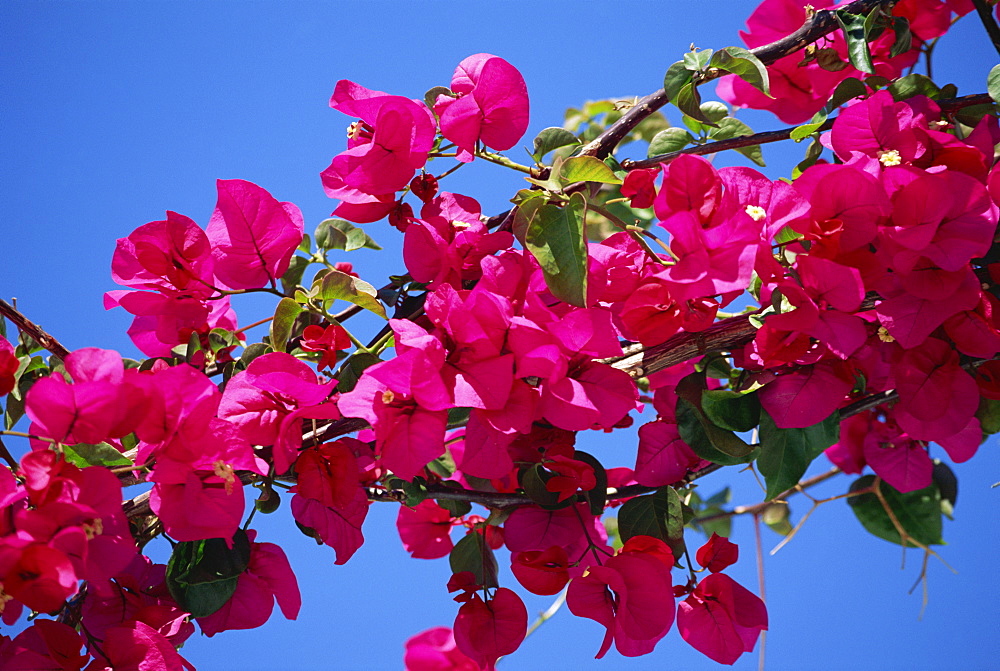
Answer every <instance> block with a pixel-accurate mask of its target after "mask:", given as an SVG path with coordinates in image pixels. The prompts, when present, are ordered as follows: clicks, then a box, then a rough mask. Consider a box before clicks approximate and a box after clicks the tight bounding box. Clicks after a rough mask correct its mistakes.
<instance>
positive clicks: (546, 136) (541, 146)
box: [531, 126, 580, 162]
mask: <svg viewBox="0 0 1000 671" xmlns="http://www.w3.org/2000/svg"><path fill="white" fill-rule="evenodd" d="M574 144H580V138H578V137H577V136H576V135H573V133H570V132H569V131H568V130H566V129H565V128H559V127H558V126H552V127H550V128H543V129H542V131H541V132H540V133H539V134H538V135H536V136H535V139H534V141H533V142H532V147H533V148H534V151H533V152H531V158H533V159H535V161H536V162H538V161H541V160H542V157H543V156H545V155H546V154H548V153H549V152H550V151H552V150H554V149H559V147H568V146H570V145H574Z"/></svg>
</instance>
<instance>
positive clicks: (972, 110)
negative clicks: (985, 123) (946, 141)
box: [955, 103, 997, 128]
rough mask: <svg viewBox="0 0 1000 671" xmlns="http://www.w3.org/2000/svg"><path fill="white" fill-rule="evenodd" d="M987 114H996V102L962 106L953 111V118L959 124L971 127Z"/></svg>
mask: <svg viewBox="0 0 1000 671" xmlns="http://www.w3.org/2000/svg"><path fill="white" fill-rule="evenodd" d="M987 114H989V115H991V116H996V115H997V105H996V103H987V104H985V105H969V106H968V107H963V108H962V109H960V110H958V111H957V112H955V120H956V121H958V122H959V123H961V124H964V125H966V126H968V127H969V128H973V127H975V126H976V124H978V123H979V122H980V121H982V120H983V117H984V116H986V115H987Z"/></svg>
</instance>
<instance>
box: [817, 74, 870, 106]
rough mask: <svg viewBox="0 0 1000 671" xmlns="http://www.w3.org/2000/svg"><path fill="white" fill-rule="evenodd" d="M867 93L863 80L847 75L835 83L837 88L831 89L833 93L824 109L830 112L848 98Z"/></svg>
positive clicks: (851, 98)
mask: <svg viewBox="0 0 1000 671" xmlns="http://www.w3.org/2000/svg"><path fill="white" fill-rule="evenodd" d="M867 94H868V87H866V86H865V84H864V82H862V81H861V80H860V79H858V78H857V77H848V78H847V79H845V80H844V81H842V82H840V83H839V84H837V88H835V89H834V90H833V95H831V96H830V100H829V102H827V104H826V110H827V111H828V112H832V111H833V110H835V109H837V108H838V107H840V106H841V105H843V104H845V103H846V102H848V101H849V100H853V99H854V98H859V97H861V96H864V95H867Z"/></svg>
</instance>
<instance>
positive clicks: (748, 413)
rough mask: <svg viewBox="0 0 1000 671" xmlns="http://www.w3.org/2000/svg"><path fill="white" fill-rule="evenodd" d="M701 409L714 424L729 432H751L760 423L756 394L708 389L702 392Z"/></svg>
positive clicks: (758, 401) (758, 403)
mask: <svg viewBox="0 0 1000 671" xmlns="http://www.w3.org/2000/svg"><path fill="white" fill-rule="evenodd" d="M701 409H702V412H704V413H705V416H706V417H708V419H709V420H711V422H712V423H713V424H715V425H716V426H718V427H721V428H723V429H728V430H729V431H749V430H750V429H752V428H754V427H755V426H757V424H758V423H759V422H760V400H759V399H758V398H757V393H756V392H752V393H749V394H747V393H740V392H737V391H732V390H731V389H706V390H704V391H703V392H701Z"/></svg>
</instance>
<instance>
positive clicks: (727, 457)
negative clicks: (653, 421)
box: [677, 373, 757, 466]
mask: <svg viewBox="0 0 1000 671" xmlns="http://www.w3.org/2000/svg"><path fill="white" fill-rule="evenodd" d="M705 388H706V387H705V375H704V373H692V374H691V375H688V376H687V377H685V378H684V379H683V380H681V381H680V383H678V385H677V431H678V432H679V433H680V436H681V439H682V440H683V441H684V442H685V443H687V444H688V445H689V446H690V447H691V449H692V450H694V452H695V454H697V455H698V456H699V457H701V458H702V459H707V460H708V461H711V462H713V463H716V464H722V465H724V466H732V465H734V464H745V463H747V462H749V461H752V460H753V458H754V457H755V456H756V454H757V450H756V449H755V448H754V447H753V446H751V445H747V444H746V442H744V441H743V439H742V438H740V437H739V436H737V435H736V434H735V433H733V432H732V431H726V430H725V429H721V428H719V427H718V426H716V425H715V424H713V423H712V421H711V420H709V419H708V418H707V417H706V416H705V414H704V412H703V411H702V409H701V398H702V392H703V391H704V390H705Z"/></svg>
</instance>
